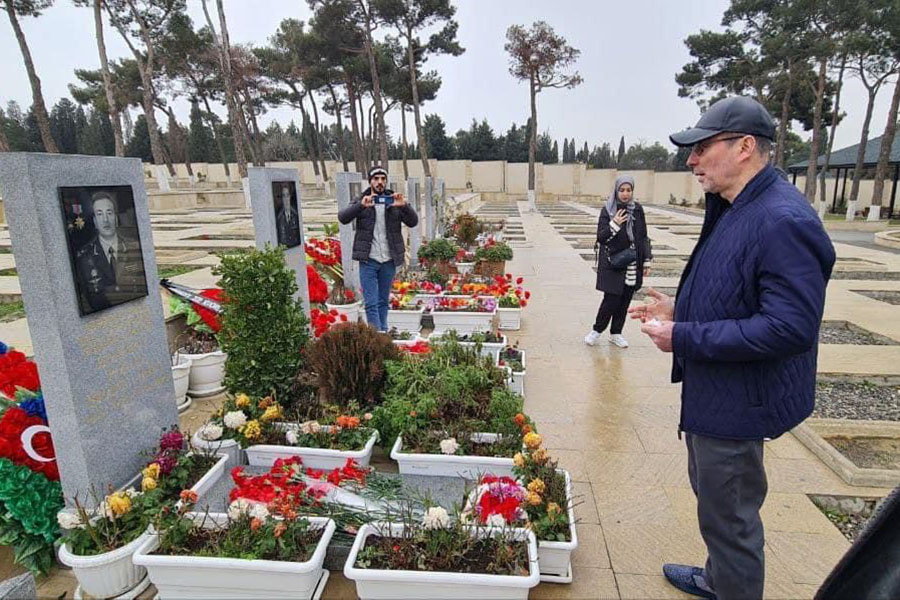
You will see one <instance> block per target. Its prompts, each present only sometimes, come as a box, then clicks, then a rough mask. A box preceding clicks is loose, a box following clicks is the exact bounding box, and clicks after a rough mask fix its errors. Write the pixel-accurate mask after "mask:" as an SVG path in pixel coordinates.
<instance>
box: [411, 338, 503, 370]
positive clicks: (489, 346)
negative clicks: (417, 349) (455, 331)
mask: <svg viewBox="0 0 900 600" xmlns="http://www.w3.org/2000/svg"><path fill="white" fill-rule="evenodd" d="M446 333H447V332H446V331H445V332H444V333H432V334H431V335H429V336H428V341H429V342H433V343H434V342H437V343H440V342H441V341H443V339H444V335H445V334H446ZM506 342H507V340H506V336H505V335H504V336H501V341H499V342H496V343H491V342H482V344H481V352H480V354H481V356H490V357H491V358H493V359H494V362H495V363H496V362H497V358H498V357H499V356H500V352H501V351H502V350H503V349H504V348H506ZM476 344H477V342H459V345H460V346H467V347H470V348H474V347H475V346H476Z"/></svg>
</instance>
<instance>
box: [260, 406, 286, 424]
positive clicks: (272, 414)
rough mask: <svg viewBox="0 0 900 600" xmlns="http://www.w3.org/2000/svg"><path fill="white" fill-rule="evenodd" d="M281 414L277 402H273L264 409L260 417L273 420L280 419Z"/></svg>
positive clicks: (263, 419)
mask: <svg viewBox="0 0 900 600" xmlns="http://www.w3.org/2000/svg"><path fill="white" fill-rule="evenodd" d="M281 415H282V412H281V407H280V406H279V405H277V404H274V405H272V406H270V407H269V408H267V409H266V412H264V413H263V416H262V417H260V420H262V421H274V420H275V419H280V418H281Z"/></svg>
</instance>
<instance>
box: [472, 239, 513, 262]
mask: <svg viewBox="0 0 900 600" xmlns="http://www.w3.org/2000/svg"><path fill="white" fill-rule="evenodd" d="M512 257H513V251H512V248H510V247H509V244H507V243H506V242H492V243H488V244H487V245H485V246H481V247H479V248H478V249H477V250H475V258H476V259H478V260H480V261H485V262H502V261H506V260H512Z"/></svg>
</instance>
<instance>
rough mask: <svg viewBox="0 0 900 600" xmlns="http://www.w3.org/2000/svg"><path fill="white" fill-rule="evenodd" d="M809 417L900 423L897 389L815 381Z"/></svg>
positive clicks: (899, 388) (843, 382) (845, 382)
mask: <svg viewBox="0 0 900 600" xmlns="http://www.w3.org/2000/svg"><path fill="white" fill-rule="evenodd" d="M812 416H814V417H821V418H826V419H856V420H859V419H872V420H880V421H900V386H898V385H875V384H873V383H857V382H850V381H837V382H831V381H819V382H818V383H817V384H816V407H815V408H814V409H813V414H812Z"/></svg>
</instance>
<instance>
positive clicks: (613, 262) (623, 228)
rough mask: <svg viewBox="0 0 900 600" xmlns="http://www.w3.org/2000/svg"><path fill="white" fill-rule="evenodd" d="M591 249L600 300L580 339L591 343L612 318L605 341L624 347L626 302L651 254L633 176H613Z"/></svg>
mask: <svg viewBox="0 0 900 600" xmlns="http://www.w3.org/2000/svg"><path fill="white" fill-rule="evenodd" d="M594 249H595V250H597V249H599V256H598V262H597V289H598V290H600V291H601V292H603V302H602V303H601V304H600V309H599V310H598V311H597V318H596V320H595V321H594V327H593V329H591V331H590V333H588V334H587V335H586V336H584V343H585V344H587V345H589V346H593V345H595V344H596V343H597V341H598V340H599V339H600V334H601V333H603V332H604V331H605V330H606V327H607V326H608V325H609V324H610V321H612V327H611V328H610V330H609V341H610V342H611V343H613V344H615V345H616V346H618V347H619V348H627V347H628V341H627V340H626V339H625V338H624V337H623V336H622V327H624V325H625V315H626V313H627V312H628V304H629V303H630V302H631V298H632V296H634V292H635V291H637V290H638V289H640V287H641V284H642V283H643V278H644V276H645V275H648V274H649V272H650V267H649V262H650V261H651V260H652V258H653V256H652V252H651V249H650V238H648V237H647V220H646V219H645V218H644V209H643V208H642V207H641V205H640V204H638V203H637V202H635V201H634V177H632V176H631V175H620V176H619V177H618V178H616V185H615V187H614V188H613V191H612V194H610V196H609V200H607V202H606V206H605V207H603V209H602V210H601V211H600V221H599V222H598V223H597V241H596V243H595V244H594Z"/></svg>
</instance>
